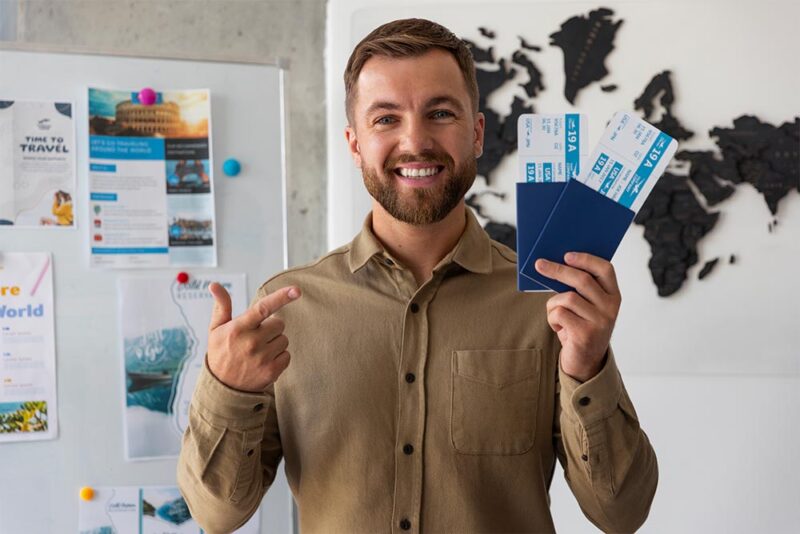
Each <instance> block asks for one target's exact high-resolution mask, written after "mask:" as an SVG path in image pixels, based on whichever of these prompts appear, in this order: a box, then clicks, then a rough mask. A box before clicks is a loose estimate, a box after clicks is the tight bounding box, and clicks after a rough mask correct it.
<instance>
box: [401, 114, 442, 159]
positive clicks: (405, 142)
mask: <svg viewBox="0 0 800 534" xmlns="http://www.w3.org/2000/svg"><path fill="white" fill-rule="evenodd" d="M435 145H436V141H435V139H434V137H433V132H432V131H431V130H430V128H429V126H428V124H427V123H426V121H425V120H424V119H423V118H418V117H414V118H410V119H408V120H406V121H405V124H404V126H403V131H402V133H401V137H400V143H399V149H400V151H401V152H403V153H407V154H421V153H423V152H429V151H431V150H433V148H434V146H435Z"/></svg>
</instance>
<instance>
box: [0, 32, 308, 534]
mask: <svg viewBox="0 0 800 534" xmlns="http://www.w3.org/2000/svg"><path fill="white" fill-rule="evenodd" d="M285 77H286V71H285V69H284V68H283V67H282V66H281V65H276V64H257V63H235V62H230V61H205V60H197V59H156V58H141V57H140V58H133V57H125V56H110V55H95V54H91V53H88V52H84V51H74V52H69V53H67V52H51V51H47V50H39V49H32V48H26V49H22V48H20V47H17V46H9V45H2V46H0V97H2V98H6V99H12V100H13V99H20V100H22V99H24V100H36V99H44V100H60V101H72V102H74V103H75V104H76V106H75V108H74V117H75V123H76V129H77V137H76V140H77V143H76V144H77V167H78V170H77V171H78V178H77V182H78V187H77V194H76V195H75V205H76V208H75V213H76V222H77V229H75V230H66V231H60V232H49V231H42V230H34V229H30V230H26V229H9V230H5V231H3V232H2V233H0V250H2V251H4V252H14V251H17V252H33V251H51V252H52V254H53V265H54V293H55V309H56V324H55V327H56V362H57V388H58V403H59V404H58V407H59V435H58V438H57V439H55V440H51V441H43V442H23V443H9V444H2V445H0V458H2V469H0V532H2V534H17V533H20V534H23V533H24V534H37V533H43V534H44V533H50V532H76V531H77V528H78V503H79V500H78V490H79V488H80V487H81V486H85V485H88V486H92V485H95V486H110V485H143V486H144V485H175V468H176V461H175V460H157V461H145V462H135V463H131V462H125V461H124V460H123V455H124V453H123V450H124V448H123V427H122V409H123V406H122V401H121V399H123V398H124V395H123V394H122V391H123V388H124V384H123V383H122V379H121V377H122V376H123V372H122V367H123V361H122V356H121V354H120V350H119V346H120V344H119V341H118V324H117V284H116V282H117V279H118V278H119V277H120V276H123V275H125V274H130V273H131V271H124V270H119V271H114V272H110V271H103V270H97V269H94V270H90V269H89V267H88V265H89V259H88V254H89V229H88V225H87V221H88V220H89V218H88V209H89V207H88V201H87V197H88V191H87V184H88V156H87V144H88V119H87V87H89V86H92V87H100V88H119V89H140V88H143V87H148V86H149V87H153V88H155V89H156V90H159V89H161V88H163V89H195V88H207V89H209V90H210V91H211V114H212V125H213V126H212V127H213V131H212V135H213V141H212V147H213V161H214V165H215V168H214V169H213V180H214V191H215V194H216V200H215V204H216V221H217V247H218V248H217V255H218V268H217V269H215V270H200V269H198V270H197V271H192V270H188V272H189V274H190V275H192V274H196V275H201V274H204V273H206V274H211V273H215V272H225V273H237V272H244V273H246V275H247V283H248V293H249V295H253V294H254V293H255V290H256V288H257V287H258V286H259V285H260V284H261V283H262V282H263V281H265V280H266V279H267V278H268V277H270V276H272V275H273V274H275V273H277V272H279V271H281V270H283V269H284V268H285V267H286V265H287V251H288V249H287V247H288V242H287V228H286V190H287V185H286V175H287V173H286V145H285V139H284V134H283V132H285V131H286V124H285V111H284V109H285V106H284V100H285V94H284V89H283V88H284V81H285ZM228 158H236V159H238V160H239V161H240V162H241V164H242V172H241V174H240V175H239V176H237V177H235V178H227V177H225V176H224V174H223V173H222V170H221V167H222V163H223V162H224V161H225V160H226V159H228ZM184 270H186V269H184ZM177 272H178V270H177V269H175V270H173V271H169V270H156V271H153V270H148V271H146V272H145V273H143V274H148V275H152V274H159V273H163V274H165V275H167V276H175V275H176V274H177ZM264 518H269V519H268V520H266V519H264ZM261 528H262V532H289V531H291V530H292V501H291V496H290V493H289V490H288V486H287V485H286V481H285V478H284V476H283V473H282V471H281V472H280V473H279V475H278V480H277V481H276V483H275V485H274V486H273V487H272V489H271V490H270V492H269V493H268V495H267V497H266V499H265V500H264V503H263V505H262V527H261Z"/></svg>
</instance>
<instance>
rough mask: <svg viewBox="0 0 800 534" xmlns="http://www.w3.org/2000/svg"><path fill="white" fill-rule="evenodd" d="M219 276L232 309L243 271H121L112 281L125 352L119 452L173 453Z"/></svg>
mask: <svg viewBox="0 0 800 534" xmlns="http://www.w3.org/2000/svg"><path fill="white" fill-rule="evenodd" d="M211 282H219V283H220V284H222V286H223V287H224V288H225V289H226V290H227V291H228V293H229V294H230V295H231V301H232V303H233V314H234V316H236V315H238V314H240V313H242V312H243V311H244V310H245V308H246V306H247V289H246V285H245V282H246V280H245V275H244V274H234V275H222V274H220V275H217V274H215V275H214V276H213V277H208V276H198V277H193V278H191V279H190V280H189V281H188V282H186V283H183V284H182V283H179V282H177V281H176V280H175V278H173V277H170V276H164V275H162V276H138V277H137V276H126V277H122V278H120V279H119V281H118V291H119V321H120V322H119V324H120V334H121V336H120V337H121V342H122V347H121V350H122V356H123V358H124V370H125V376H124V384H125V400H124V410H125V413H124V428H125V458H126V459H128V460H146V459H152V458H164V457H175V456H177V455H178V453H179V452H180V448H181V438H182V436H183V431H184V430H186V427H187V426H188V424H189V402H190V401H191V399H192V392H193V391H194V385H195V383H196V382H197V378H198V377H199V376H200V372H201V371H202V369H203V366H204V365H205V354H206V347H207V344H208V323H209V321H210V320H211V310H212V309H213V307H214V298H213V297H212V295H211V293H210V292H209V291H208V286H209V285H211Z"/></svg>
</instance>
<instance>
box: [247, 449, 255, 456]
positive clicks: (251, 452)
mask: <svg viewBox="0 0 800 534" xmlns="http://www.w3.org/2000/svg"><path fill="white" fill-rule="evenodd" d="M254 452H256V451H255V450H254V449H250V450H249V451H247V456H253V453H254Z"/></svg>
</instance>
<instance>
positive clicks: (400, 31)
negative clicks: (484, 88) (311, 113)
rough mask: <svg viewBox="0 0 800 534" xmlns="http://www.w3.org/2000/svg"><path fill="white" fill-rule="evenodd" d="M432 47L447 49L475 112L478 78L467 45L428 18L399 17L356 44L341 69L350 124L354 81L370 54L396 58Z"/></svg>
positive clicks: (476, 107) (354, 88) (422, 52)
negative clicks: (400, 18)
mask: <svg viewBox="0 0 800 534" xmlns="http://www.w3.org/2000/svg"><path fill="white" fill-rule="evenodd" d="M433 48H440V49H443V50H446V51H447V52H450V53H451V54H452V55H453V57H454V58H455V60H456V62H457V63H458V68H459V70H461V74H462V76H463V77H464V82H465V83H466V85H467V92H468V93H469V97H470V100H471V101H472V109H473V111H475V112H477V111H478V81H477V79H476V77H475V62H474V61H473V59H472V53H471V52H470V51H469V48H467V45H466V44H465V43H464V41H462V40H461V39H459V38H458V37H456V36H455V34H453V32H451V31H450V30H448V29H447V28H445V27H444V26H442V25H441V24H437V23H435V22H432V21H430V20H425V19H402V20H395V21H392V22H388V23H386V24H384V25H382V26H379V27H377V28H375V29H374V30H372V32H371V33H370V34H369V35H367V36H366V37H364V39H362V40H361V42H360V43H358V44H357V45H356V47H355V49H354V50H353V53H352V54H351V55H350V59H349V60H348V61H347V68H345V69H344V94H345V103H344V105H345V111H346V113H347V120H348V121H349V122H350V123H351V124H352V122H353V121H352V113H353V101H354V100H355V96H356V94H355V93H356V81H358V76H359V74H361V69H362V68H363V67H364V63H366V62H367V60H368V59H369V58H371V57H372V56H388V57H395V58H402V57H414V56H420V55H422V54H424V53H425V52H428V51H429V50H431V49H433Z"/></svg>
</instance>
